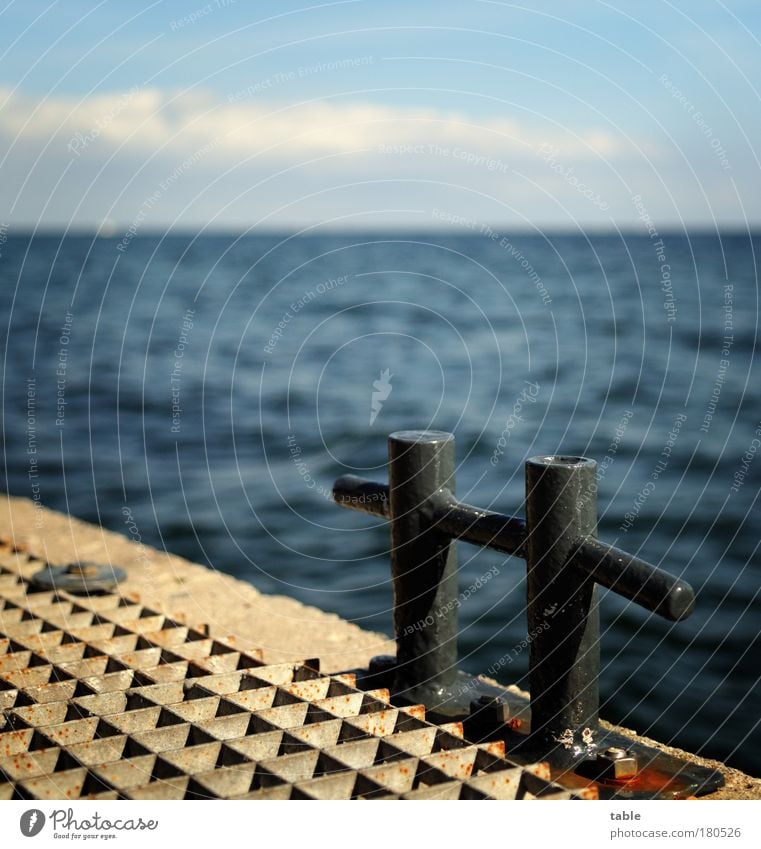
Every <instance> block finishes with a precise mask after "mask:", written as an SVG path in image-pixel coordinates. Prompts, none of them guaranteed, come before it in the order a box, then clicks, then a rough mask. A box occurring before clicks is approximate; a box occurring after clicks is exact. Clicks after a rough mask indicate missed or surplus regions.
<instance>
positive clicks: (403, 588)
mask: <svg viewBox="0 0 761 849" xmlns="http://www.w3.org/2000/svg"><path fill="white" fill-rule="evenodd" d="M388 458H389V507H390V518H391V541H392V551H391V575H392V578H393V584H394V631H395V633H396V645H397V658H396V660H397V662H396V678H395V682H394V688H393V690H394V693H395V694H397V695H399V696H401V697H402V698H404V699H406V700H409V701H412V702H422V703H423V704H425V705H426V706H427V707H429V708H435V707H436V706H440V705H441V704H442V703H443V702H445V701H447V700H448V699H449V698H450V695H451V694H450V692H449V688H450V687H451V686H452V685H453V683H454V680H455V678H456V675H457V555H456V552H455V544H454V542H453V541H452V539H451V538H450V537H449V536H448V535H446V534H445V533H443V532H442V531H441V530H439V529H438V528H437V527H436V523H435V521H434V502H435V496H436V494H437V493H439V492H440V490H442V489H446V490H448V491H449V492H454V463H455V453H454V436H453V435H452V434H451V433H445V432H443V431H416V430H405V431H397V432H396V433H392V434H391V435H390V436H389V439H388Z"/></svg>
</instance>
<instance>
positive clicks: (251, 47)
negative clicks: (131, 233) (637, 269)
mask: <svg viewBox="0 0 761 849" xmlns="http://www.w3.org/2000/svg"><path fill="white" fill-rule="evenodd" d="M0 6H1V8H0V229H2V230H3V231H8V230H14V229H16V230H29V229H71V230H87V231H93V230H94V231H98V232H100V233H103V234H109V233H119V232H122V231H124V230H126V229H129V228H130V227H131V228H134V230H135V231H137V230H138V229H139V230H141V231H144V232H147V231H150V230H161V231H163V230H166V229H167V228H176V229H182V230H188V229H190V230H194V231H198V230H205V229H208V230H210V231H214V230H249V229H254V230H257V229H258V230H281V231H282V230H293V229H297V230H300V229H302V228H307V229H310V230H311V229H314V228H323V229H330V230H346V229H350V230H372V229H377V228H385V229H388V228H393V229H405V230H416V231H425V230H432V229H448V230H451V229H455V230H463V231H465V232H467V231H477V230H480V228H482V227H483V226H484V224H486V225H489V226H494V227H500V228H501V229H503V230H504V228H506V227H508V228H512V229H529V230H532V229H539V230H541V229H558V228H559V229H566V230H578V229H582V230H599V229H610V228H621V229H635V230H636V229H638V228H639V229H644V230H645V231H646V228H647V226H649V225H650V224H652V225H653V226H655V227H657V229H658V230H666V229H683V228H685V227H690V228H697V227H699V228H708V229H716V228H732V229H747V228H757V227H758V226H759V224H760V223H761V191H759V190H758V189H759V186H761V161H760V160H759V149H758V148H759V144H758V141H759V139H761V132H759V131H760V130H761V126H760V125H761V108H759V107H760V106H761V103H759V100H760V97H759V89H760V88H761V40H760V39H761V4H758V3H757V2H755V0H735V2H723V3H722V2H717V1H715V0H695V2H688V1H687V0H681V2H664V0H615V2H601V1H600V0H584V2H573V0H565V2H560V0H544V2H542V0H539V2H532V3H531V4H526V5H521V4H519V3H507V2H501V0H440V2H427V0H426V2H415V3H413V2H410V0H407V2H398V0H385V2H382V3H381V2H377V0H340V2H328V3H318V4H313V5H312V4H309V3H307V2H305V0H300V2H298V0H297V1H296V2H292V0H278V2H268V1H267V0H264V1H263V2H244V0H210V2H208V3H204V2H203V1H202V0H188V2H177V0H155V1H154V2H144V0H137V1H136V2H135V0H132V2H129V3H125V2H117V0H103V2H81V1H80V0H59V2H41V1H40V0H0Z"/></svg>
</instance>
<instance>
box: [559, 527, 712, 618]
mask: <svg viewBox="0 0 761 849" xmlns="http://www.w3.org/2000/svg"><path fill="white" fill-rule="evenodd" d="M571 563H572V564H573V565H574V566H575V567H576V568H577V569H580V570H581V571H582V572H584V573H585V574H587V575H589V576H590V577H591V578H594V580H595V581H596V582H597V583H598V584H600V585H602V586H603V587H607V588H608V589H609V590H613V592H616V593H618V594H619V595H622V596H623V597H624V598H628V599H630V600H631V601H634V602H636V603H637V604H639V605H640V606H641V607H644V608H646V609H647V610H650V611H652V612H653V613H657V614H658V615H659V616H662V617H663V618H664V619H669V620H671V621H672V622H678V621H679V620H680V619H686V618H687V617H688V616H689V615H690V613H692V610H693V608H694V606H695V593H694V592H693V589H692V587H691V586H690V585H689V584H688V583H687V582H686V581H683V580H682V579H681V578H677V577H675V576H674V575H671V574H669V573H668V572H664V571H663V569H658V568H657V567H656V566H653V565H651V564H650V563H647V562H646V561H645V560H641V559H640V558H639V557H635V556H634V555H633V554H627V552H625V551H622V550H621V549H620V548H615V547H614V546H612V545H607V544H606V543H604V542H600V540H599V539H596V538H595V537H585V538H584V539H583V540H581V542H579V543H578V544H577V545H576V548H575V550H574V552H573V553H572V555H571Z"/></svg>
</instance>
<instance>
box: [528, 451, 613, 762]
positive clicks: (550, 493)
mask: <svg viewBox="0 0 761 849" xmlns="http://www.w3.org/2000/svg"><path fill="white" fill-rule="evenodd" d="M596 467H597V464H596V463H595V461H594V460H587V459H585V458H583V457H564V456H548V457H533V458H531V459H530V460H527V461H526V530H527V539H526V564H527V569H528V571H527V580H528V631H529V637H530V639H531V648H530V672H529V678H530V684H531V738H530V744H529V745H530V747H532V748H534V749H535V750H537V751H538V752H539V753H540V754H541V755H542V756H549V757H550V759H551V760H552V762H553V763H554V764H556V765H558V766H563V765H571V764H573V763H574V762H577V761H578V760H579V759H581V758H583V757H589V756H591V755H592V754H594V752H595V751H596V747H597V741H598V736H599V730H598V710H599V692H598V675H599V672H600V647H599V638H600V628H599V616H598V609H597V590H596V586H595V581H594V579H593V578H592V577H591V576H590V575H588V574H586V573H585V572H582V571H581V570H580V569H577V568H576V567H575V566H574V565H573V564H572V563H571V559H572V556H573V554H574V551H575V549H576V546H577V545H578V542H579V540H583V539H584V538H586V537H588V536H590V537H593V536H594V535H595V532H596V528H597V482H596V478H595V469H596Z"/></svg>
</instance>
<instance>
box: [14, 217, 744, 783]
mask: <svg viewBox="0 0 761 849" xmlns="http://www.w3.org/2000/svg"><path fill="white" fill-rule="evenodd" d="M662 238H663V243H662V244H656V240H655V239H654V238H650V237H648V236H647V235H637V236H634V235H625V236H621V235H620V234H617V235H613V234H611V235H595V236H590V237H589V238H586V237H583V236H578V235H562V234H557V235H549V236H536V235H520V234H515V235H509V234H502V233H500V234H498V237H497V238H488V237H484V236H477V235H474V234H471V233H468V234H467V235H441V234H438V235H432V234H428V235H419V236H411V235H409V234H408V235H389V234H377V233H376V234H372V235H320V236H301V237H294V236H288V235H283V236H276V235H266V236H243V237H236V236H204V237H200V238H193V237H191V236H178V235H175V236H168V237H164V238H161V237H159V236H149V235H138V236H137V237H135V238H134V239H133V240H132V241H131V242H129V243H128V244H127V245H126V246H125V245H124V244H123V245H122V247H125V250H123V251H121V250H119V249H118V246H119V244H120V239H119V238H118V237H117V238H112V239H92V238H91V237H84V236H66V237H62V236H61V235H46V236H38V237H36V238H34V239H31V238H29V237H24V236H13V237H8V239H7V241H5V242H4V243H3V244H0V316H1V318H2V327H3V328H4V330H5V329H7V341H6V344H5V345H4V347H3V355H4V362H3V389H2V391H3V396H2V397H3V402H2V416H3V422H2V427H3V434H4V440H5V441H4V449H5V485H6V487H7V489H8V491H10V492H11V493H13V494H14V495H20V496H26V497H33V496H37V497H39V498H40V500H41V502H42V503H44V504H45V505H48V506H50V507H53V508H56V509H59V510H66V511H68V512H70V513H72V514H74V515H76V516H79V517H82V518H84V519H87V520H90V521H93V522H99V523H102V524H103V525H105V526H106V527H108V528H111V529H113V530H116V531H119V532H121V533H124V534H129V533H130V528H128V527H127V526H126V524H125V515H126V514H127V512H126V511H128V515H129V517H130V518H131V519H132V520H133V521H134V525H132V526H131V530H132V533H133V534H135V533H139V534H140V535H141V537H142V539H143V540H145V541H146V542H148V543H150V544H152V545H155V546H157V547H158V548H162V549H166V550H168V551H172V552H176V553H178V554H181V555H183V556H185V557H188V558H190V559H191V560H195V561H200V562H203V563H207V564H210V565H211V566H213V567H214V568H217V569H220V570H223V571H225V572H229V573H231V574H234V575H236V576H238V577H241V578H244V579H246V580H249V581H251V582H252V583H253V584H254V585H255V586H257V587H258V588H259V589H260V590H262V591H264V592H268V593H285V594H288V595H291V596H295V597H297V598H299V599H301V600H302V601H305V602H307V603H310V604H315V605H317V606H319V607H321V608H324V609H327V610H332V611H336V612H337V613H339V614H341V615H342V616H344V617H346V618H347V619H351V620H353V621H355V622H357V623H358V624H359V625H361V626H363V627H366V628H371V629H378V630H381V631H385V632H387V633H391V630H392V626H391V604H392V598H391V587H390V583H389V568H388V544H389V537H388V529H387V527H386V526H385V525H384V524H383V523H381V522H379V521H377V520H375V519H372V518H370V517H368V516H364V515H360V514H357V513H352V512H349V511H344V510H341V509H339V508H337V507H335V506H334V505H333V504H332V503H331V502H330V499H329V497H328V496H327V493H328V492H329V490H330V486H331V483H332V481H333V479H334V478H335V477H336V476H337V475H339V474H342V473H345V472H347V471H350V472H354V473H357V474H361V475H364V476H366V477H371V478H376V479H381V480H382V479H383V478H384V475H385V468H384V464H385V451H386V446H385V437H386V435H387V434H388V433H389V432H391V431H393V430H396V429H402V428H423V427H434V428H439V429H444V430H451V431H453V432H454V433H455V434H456V437H457V451H458V463H459V466H458V471H457V481H458V495H459V496H460V497H461V498H463V499H464V500H467V501H469V502H471V503H474V504H478V505H479V506H483V507H492V508H493V509H500V510H503V511H505V512H518V511H520V510H521V498H522V489H523V487H522V462H523V460H524V459H525V458H526V457H528V456H531V455H533V454H539V453H554V452H562V453H572V454H583V455H587V456H590V457H593V458H596V459H597V460H598V462H599V463H600V467H599V503H600V536H601V537H602V538H604V539H605V540H607V541H609V542H612V543H615V544H618V545H619V546H621V547H623V548H626V549H627V550H629V551H632V552H634V553H637V554H639V555H640V556H642V557H645V558H646V559H648V560H650V561H651V562H654V563H658V564H661V565H663V566H664V567H666V568H668V569H669V570H670V571H673V572H677V573H680V574H683V575H684V576H685V577H686V578H687V579H688V580H689V581H690V582H691V583H692V584H693V586H694V587H695V588H696V590H697V591H698V605H697V609H696V611H695V613H694V615H693V616H692V617H691V618H690V619H689V620H687V621H686V622H683V623H680V624H678V625H672V624H669V623H666V622H665V621H661V620H659V619H657V618H656V617H654V616H652V615H650V614H648V613H646V612H645V611H644V610H642V609H641V608H638V607H636V606H634V605H632V604H628V603H626V602H624V601H623V600H622V599H620V598H618V597H616V596H615V595H613V594H612V593H604V594H603V598H602V626H603V627H602V630H603V642H602V647H603V664H604V668H603V673H602V680H601V690H602V697H603V702H604V705H603V714H604V716H605V717H606V718H608V719H610V720H613V721H615V722H620V723H623V724H624V725H627V726H629V727H633V728H636V729H637V730H638V731H640V732H642V733H646V734H650V735H652V736H656V737H659V738H660V739H663V740H666V741H673V742H675V743H676V744H678V745H681V746H683V747H685V748H687V749H691V750H694V751H698V752H701V753H703V754H705V755H708V756H715V757H718V758H722V759H726V760H728V761H729V762H730V763H732V764H735V765H737V766H739V767H742V768H744V769H746V770H748V771H750V772H752V773H754V774H759V773H761V766H760V763H761V751H760V749H761V731H760V730H759V720H760V718H761V695H760V694H759V686H758V681H759V663H758V653H759V651H760V650H761V640H760V639H759V635H758V633H759V596H758V591H759V557H758V541H759V534H758V526H759V511H758V504H757V500H758V492H759V481H760V480H761V457H759V456H758V453H761V441H755V442H754V440H758V438H759V436H761V429H759V430H757V429H758V428H759V425H760V424H761V394H760V392H759V385H761V380H760V378H761V375H760V374H759V365H758V363H757V362H756V361H755V359H754V353H755V349H756V345H757V335H758V314H759V311H758V284H757V280H758V273H757V268H756V258H757V256H758V253H759V249H760V248H761V241H760V240H759V238H758V237H753V238H749V237H748V236H741V235H731V234H725V235H722V236H721V237H718V236H715V235H714V236H710V235H701V234H690V235H689V236H686V235H684V234H682V235H675V234H671V235H662ZM725 287H731V288H725ZM729 337H731V339H730V338H729ZM265 348H266V349H268V350H265ZM722 361H723V362H722ZM384 370H388V371H389V375H390V376H389V378H388V381H385V383H387V385H386V392H385V394H387V396H388V397H387V398H386V400H385V401H382V403H381V407H380V410H379V412H378V413H377V417H376V418H375V420H374V422H373V423H372V424H371V423H370V416H371V396H372V393H373V391H374V389H373V383H374V382H376V381H379V380H381V373H382V372H383V371H384ZM29 381H33V383H32V384H31V386H32V388H33V392H34V394H35V403H36V408H35V409H34V411H33V412H34V415H35V439H36V443H35V445H36V448H37V455H36V456H37V457H38V460H39V462H38V472H39V478H37V479H35V480H30V478H29V475H28V470H29V464H28V459H29V457H28V454H27V448H28V445H29V433H28V426H27V412H28V411H27V398H28V389H29V385H30V384H29V383H28V382H29ZM381 383H384V381H382V380H381ZM61 402H65V403H61ZM173 407H174V408H175V409H174V410H173ZM709 416H710V418H709ZM670 434H671V435H670ZM501 436H502V439H503V443H504V453H503V454H502V455H499V454H495V449H496V448H498V446H499V442H498V440H499V439H500V437H501ZM757 449H758V450H757ZM746 452H747V453H746ZM743 456H745V462H744V463H743V460H742V458H743ZM33 483H34V484H39V488H38V489H37V488H36V487H35V488H33V486H32V485H33ZM627 514H628V518H627ZM136 529H137V530H136ZM460 564H461V586H462V588H463V589H465V588H467V587H468V586H469V585H470V584H471V583H473V582H474V581H475V580H476V579H477V578H478V577H479V576H482V575H485V574H486V573H488V572H489V571H490V570H498V574H496V575H494V576H493V577H492V578H491V580H489V581H487V582H486V584H485V586H484V588H483V589H481V590H479V591H477V592H474V593H472V594H471V595H470V597H469V598H468V599H467V601H464V602H463V604H462V608H461V610H460V616H461V638H460V649H461V655H462V657H463V665H464V666H465V667H466V668H467V669H469V670H472V671H485V670H486V669H488V668H489V667H490V666H491V665H493V664H495V663H498V662H499V660H500V658H503V657H504V656H506V655H507V656H508V657H509V658H510V662H509V663H508V664H507V665H506V666H504V668H503V670H502V673H501V675H500V677H501V678H502V680H504V681H506V682H510V681H518V682H521V681H523V679H524V677H525V674H526V661H527V657H526V652H525V651H524V652H520V651H513V649H514V648H515V647H517V646H519V644H520V642H521V640H523V638H524V636H525V630H526V624H525V616H524V614H523V604H524V599H525V584H524V571H525V569H524V565H523V562H522V561H520V560H512V559H505V558H503V557H502V556H499V555H497V554H495V553H493V552H482V551H478V550H476V549H474V548H470V547H467V546H464V545H463V546H462V547H461V548H460ZM523 682H524V683H525V681H523Z"/></svg>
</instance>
